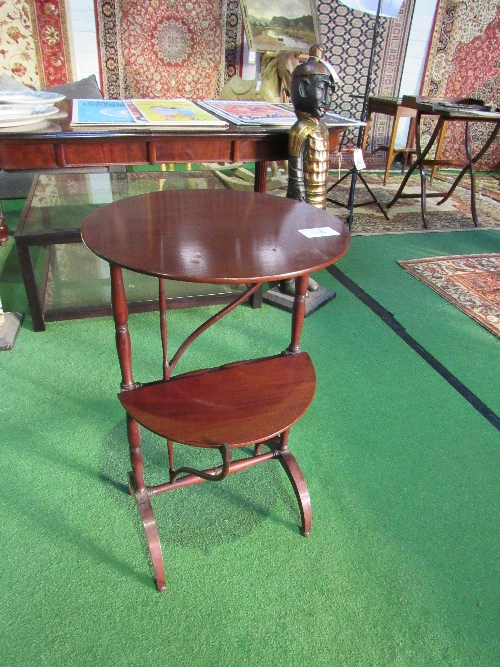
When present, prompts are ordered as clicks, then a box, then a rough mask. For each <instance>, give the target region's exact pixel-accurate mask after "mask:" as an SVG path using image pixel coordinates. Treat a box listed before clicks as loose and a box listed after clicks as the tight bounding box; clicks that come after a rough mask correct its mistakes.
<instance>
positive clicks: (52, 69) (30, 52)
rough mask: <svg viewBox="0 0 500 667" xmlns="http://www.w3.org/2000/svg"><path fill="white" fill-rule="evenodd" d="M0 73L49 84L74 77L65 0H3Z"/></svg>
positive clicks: (40, 85)
mask: <svg viewBox="0 0 500 667" xmlns="http://www.w3.org/2000/svg"><path fill="white" fill-rule="evenodd" d="M0 53H1V55H2V63H1V65H0V74H1V73H3V72H5V73H7V74H9V75H10V76H12V77H14V78H15V79H17V80H18V81H20V82H21V83H23V84H24V85H26V86H31V87H32V88H37V89H41V88H49V87H50V86H56V85H58V84H61V83H66V82H67V81H71V80H72V78H73V74H72V67H71V55H70V46H69V28H68V22H67V15H66V8H65V4H64V0H50V2H46V1H44V0H3V2H2V4H1V5H0Z"/></svg>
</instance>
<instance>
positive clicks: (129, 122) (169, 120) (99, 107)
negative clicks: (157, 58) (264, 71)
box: [71, 99, 228, 129]
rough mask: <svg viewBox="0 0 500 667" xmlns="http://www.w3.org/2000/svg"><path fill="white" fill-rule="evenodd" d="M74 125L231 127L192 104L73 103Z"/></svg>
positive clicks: (134, 101) (185, 102) (161, 100)
mask: <svg viewBox="0 0 500 667" xmlns="http://www.w3.org/2000/svg"><path fill="white" fill-rule="evenodd" d="M71 125H115V126H118V125H126V126H129V127H133V126H135V127H138V126H142V127H148V126H161V127H164V128H166V129H203V128H206V129H210V128H227V127H228V123H227V122H226V121H225V120H221V119H220V118H217V117H216V116H213V115H212V114H211V113H209V112H208V111H207V110H206V109H202V108H201V107H199V106H198V105H196V104H195V103H194V102H191V101H190V100H184V99H182V100H165V99H157V100H139V99H134V100H84V99H75V100H73V115H72V120H71Z"/></svg>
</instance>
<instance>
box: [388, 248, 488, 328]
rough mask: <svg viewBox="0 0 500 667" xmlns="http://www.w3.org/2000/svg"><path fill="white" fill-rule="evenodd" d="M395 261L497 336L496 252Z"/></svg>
mask: <svg viewBox="0 0 500 667" xmlns="http://www.w3.org/2000/svg"><path fill="white" fill-rule="evenodd" d="M398 263H399V264H400V265H401V266H402V267H403V268H404V269H405V270H406V271H408V273H411V274H412V275H413V276H415V278H418V280H420V281H422V282H423V283H425V284H426V285H428V286H429V287H431V288H432V289H433V290H434V291H436V292H437V293H438V294H441V296H444V298H445V299H447V300H448V301H450V302H451V303H452V304H453V305H454V306H457V308H460V310H462V311H463V312H464V313H467V315H469V316H470V317H472V318H473V319H474V320H476V322H479V324H481V325H482V326H483V327H485V328H486V329H488V331H491V333H493V334H495V336H497V337H499V338H500V254H493V253H491V254H482V255H450V256H448V257H429V258H427V259H412V260H407V261H404V260H400V261H399V262H398Z"/></svg>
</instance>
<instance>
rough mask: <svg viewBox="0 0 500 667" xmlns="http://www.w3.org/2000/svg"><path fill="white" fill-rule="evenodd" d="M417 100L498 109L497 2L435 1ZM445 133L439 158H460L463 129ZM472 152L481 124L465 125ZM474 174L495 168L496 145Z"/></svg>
mask: <svg viewBox="0 0 500 667" xmlns="http://www.w3.org/2000/svg"><path fill="white" fill-rule="evenodd" d="M421 92H422V95H429V96H431V97H439V98H442V97H474V98H476V99H480V100H483V101H485V102H493V103H494V104H495V105H496V106H500V0H481V1H480V2H478V0H460V1H457V0H439V3H438V6H437V10H436V17H435V21H434V29H433V33H432V39H431V43H430V45H429V51H428V54H427V63H426V68H425V73H424V77H423V81H422V91H421ZM457 126H458V123H456V124H455V128H454V132H447V134H446V138H445V144H444V147H443V151H442V156H443V157H451V158H454V157H455V158H463V157H464V148H463V147H464V132H465V127H461V128H459V129H458V128H457ZM470 127H471V138H472V143H473V145H474V146H482V145H483V144H484V142H485V139H486V135H487V133H488V132H489V129H490V128H488V126H487V125H486V124H484V123H483V124H474V123H471V124H470ZM478 168H480V169H484V170H488V169H490V170H498V169H499V168H500V146H499V142H498V141H495V142H494V143H493V145H492V146H491V148H490V149H489V151H488V152H487V153H486V155H485V156H484V157H483V158H482V160H481V161H480V162H479V163H478Z"/></svg>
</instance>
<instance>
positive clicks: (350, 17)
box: [0, 0, 500, 168]
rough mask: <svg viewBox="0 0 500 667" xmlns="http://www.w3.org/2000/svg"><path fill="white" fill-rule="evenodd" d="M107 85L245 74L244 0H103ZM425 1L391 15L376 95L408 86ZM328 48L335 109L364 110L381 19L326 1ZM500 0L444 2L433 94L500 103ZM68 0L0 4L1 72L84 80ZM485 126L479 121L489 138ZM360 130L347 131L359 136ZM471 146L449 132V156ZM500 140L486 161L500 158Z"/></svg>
mask: <svg viewBox="0 0 500 667" xmlns="http://www.w3.org/2000/svg"><path fill="white" fill-rule="evenodd" d="M93 2H94V10H95V16H96V25H97V42H98V45H97V46H98V52H99V61H100V71H101V85H102V88H103V92H104V94H105V96H106V97H110V98H120V97H158V96H165V97H187V98H190V99H197V98H202V97H206V98H210V97H217V96H218V94H219V91H220V89H221V86H222V85H223V83H224V82H225V81H226V80H227V79H228V78H229V77H230V76H232V75H233V74H235V73H238V71H239V64H240V59H241V53H242V35H243V29H242V15H241V9H240V3H239V1H238V0H196V2H195V1H194V0H183V1H182V2H181V1H180V0H170V1H169V2H160V3H159V2H158V0H127V2H123V0H93ZM414 6H415V0H404V2H403V5H402V8H401V11H400V13H399V16H398V18H396V19H389V18H382V19H381V24H380V34H379V37H378V40H377V47H376V51H375V58H374V66H373V76H372V86H371V93H372V94H376V95H391V96H395V95H397V94H398V91H399V86H400V82H401V75H402V68H403V63H404V57H405V52H406V48H407V44H408V37H409V31H410V27H411V22H412V17H413V12H414ZM317 13H318V23H319V30H320V34H321V39H322V42H323V45H324V46H325V50H326V57H327V58H328V59H329V60H330V61H331V62H332V63H333V65H334V66H335V67H336V69H337V71H338V72H339V75H340V77H341V79H342V85H341V86H340V87H339V89H338V91H337V93H336V94H335V96H334V99H333V103H332V107H333V109H334V110H335V111H337V112H338V113H341V114H343V115H346V116H350V117H353V118H359V116H360V114H361V107H362V95H363V92H364V87H365V83H366V75H367V71H368V63H369V57H370V48H371V43H372V36H373V27H374V17H373V16H371V15H369V14H366V13H363V12H359V11H354V10H351V9H349V8H348V7H346V6H345V5H343V4H342V3H341V2H340V0H317ZM499 34H500V0H481V2H477V0H439V2H438V6H437V10H436V17H435V23H434V30H433V36H432V39H431V42H430V45H429V52H428V55H427V63H426V68H425V73H424V77H423V82H422V89H421V92H422V94H425V95H430V96H433V97H449V96H474V97H479V98H481V99H484V100H486V101H488V102H495V103H497V104H500V99H499V97H500V93H499V90H500V87H499V83H500V53H499V40H500V38H499V37H498V35H499ZM69 35H70V29H69V27H68V19H67V9H66V6H65V0H50V1H49V0H3V2H2V3H1V5H0V52H1V53H2V62H1V63H0V73H1V72H6V73H8V74H10V75H11V76H14V77H15V78H16V79H18V80H19V81H21V82H22V83H24V84H25V85H29V86H32V87H34V88H48V87H50V86H53V85H57V84H60V83H65V82H66V81H71V80H72V79H73V71H74V69H75V68H73V67H72V63H71V55H70V46H69ZM389 130H390V119H389V118H388V117H386V116H376V117H375V122H374V123H373V124H372V131H371V139H370V143H369V145H368V150H371V149H372V148H373V147H374V146H377V145H380V144H384V143H387V137H388V134H389ZM484 132H485V128H484V126H477V127H474V128H473V132H472V135H473V138H474V141H477V142H478V143H480V142H481V141H482V139H483V136H482V135H483V133H484ZM355 140H356V132H355V131H353V132H352V133H351V136H348V137H347V140H346V143H347V144H349V143H354V142H355ZM462 147H463V138H462V136H461V135H460V133H449V136H448V137H447V140H446V144H445V148H444V155H445V156H447V157H449V156H456V155H457V153H458V151H459V150H460V149H461V148H462ZM499 153H500V148H498V147H497V146H496V145H494V146H493V147H492V149H490V151H489V153H488V155H487V156H486V158H485V159H483V161H482V163H481V165H480V166H482V167H484V168H494V167H495V166H496V167H498V165H499V163H500V154H499Z"/></svg>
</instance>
